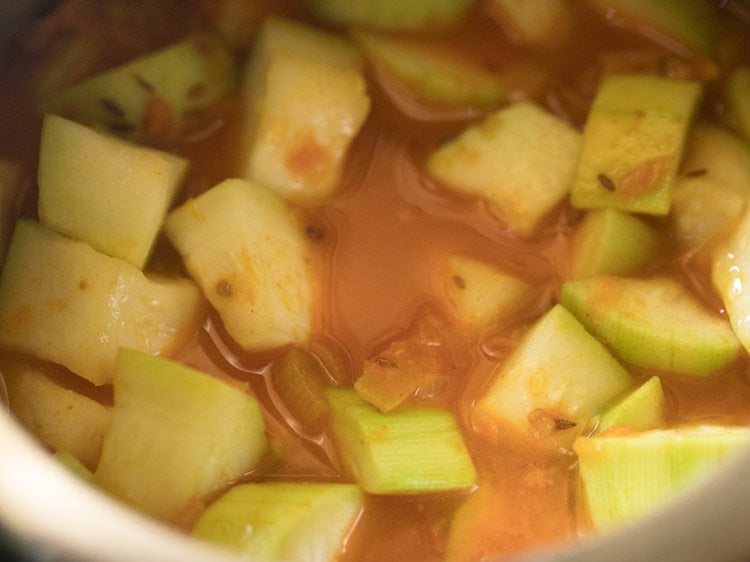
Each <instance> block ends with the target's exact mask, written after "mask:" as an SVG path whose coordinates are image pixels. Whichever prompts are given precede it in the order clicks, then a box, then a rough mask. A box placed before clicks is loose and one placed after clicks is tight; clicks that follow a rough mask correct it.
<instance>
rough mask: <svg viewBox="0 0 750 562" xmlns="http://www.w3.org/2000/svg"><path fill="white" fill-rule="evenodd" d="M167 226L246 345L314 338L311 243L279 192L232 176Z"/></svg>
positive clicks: (276, 344) (269, 345)
mask: <svg viewBox="0 0 750 562" xmlns="http://www.w3.org/2000/svg"><path fill="white" fill-rule="evenodd" d="M164 230H165V232H166V234H167V236H168V237H169V239H170V240H171V241H172V243H173V244H174V245H175V247H176V248H177V250H178V251H179V253H180V254H181V255H182V259H183V260H184V262H185V266H186V268H187V270H188V272H190V275H191V276H192V277H193V278H194V279H195V280H196V282H197V283H198V285H199V286H200V287H201V289H203V292H204V294H205V295H206V297H207V298H208V300H209V301H210V302H211V304H212V305H213V306H214V308H216V310H217V312H218V313H219V316H221V319H222V321H223V322H224V326H225V327H226V330H227V332H228V333H229V335H230V336H231V337H232V338H233V339H234V340H235V341H236V342H237V343H238V344H239V345H241V346H242V347H244V348H245V349H247V350H250V351H257V350H263V349H270V348H274V347H279V346H282V345H285V344H288V343H295V342H296V343H302V342H304V341H306V340H307V339H308V337H309V335H310V327H311V322H312V320H311V316H312V303H313V287H312V278H311V275H310V272H309V271H308V261H309V259H310V256H309V249H308V247H307V242H306V240H305V238H304V235H303V234H302V229H301V226H300V225H299V224H297V222H296V220H295V218H294V216H293V215H292V212H291V211H290V209H289V208H288V207H287V205H286V204H285V203H284V201H283V200H282V199H281V198H280V197H279V196H278V195H277V194H276V193H274V192H273V191H271V190H269V189H265V188H263V187H259V186H257V185H255V184H252V183H250V182H247V181H245V180H240V179H229V180H225V181H223V182H222V183H220V184H219V185H217V186H215V187H213V188H211V189H209V190H208V191H207V192H205V193H203V194H202V195H200V196H198V197H196V198H195V199H190V200H188V201H187V202H186V203H185V204H183V205H182V206H181V207H179V208H178V209H176V210H174V211H172V212H171V213H170V214H169V216H168V217H167V221H166V224H165V227H164Z"/></svg>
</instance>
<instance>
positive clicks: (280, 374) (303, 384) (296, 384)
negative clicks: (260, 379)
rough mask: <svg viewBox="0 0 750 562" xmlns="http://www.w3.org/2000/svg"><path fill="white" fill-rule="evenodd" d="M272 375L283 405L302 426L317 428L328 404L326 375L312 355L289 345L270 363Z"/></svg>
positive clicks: (324, 417)
mask: <svg viewBox="0 0 750 562" xmlns="http://www.w3.org/2000/svg"><path fill="white" fill-rule="evenodd" d="M271 379H272V381H273V385H274V389H275V390H276V392H277V393H278V394H279V397H280V398H281V400H282V402H283V403H284V406H286V407H287V408H288V409H289V411H290V412H291V413H292V415H293V416H294V417H295V418H296V419H297V420H299V421H300V422H301V423H302V424H303V425H304V426H305V427H308V428H312V429H320V428H322V426H323V424H324V423H325V422H326V420H327V419H328V413H329V412H330V410H331V407H330V406H329V404H328V399H327V398H326V395H325V386H324V383H325V380H326V375H325V373H324V372H323V367H322V365H321V364H320V363H319V362H318V360H317V359H315V357H313V356H312V355H310V354H309V353H307V352H306V351H303V350H302V349H300V348H297V347H295V348H292V349H290V350H289V351H288V352H286V353H285V354H284V355H283V356H282V357H281V358H280V359H277V360H276V361H274V363H273V368H272V369H271Z"/></svg>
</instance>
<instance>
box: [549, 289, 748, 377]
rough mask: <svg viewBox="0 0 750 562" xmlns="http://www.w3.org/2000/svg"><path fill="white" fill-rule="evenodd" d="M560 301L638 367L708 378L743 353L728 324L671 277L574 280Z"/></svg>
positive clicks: (614, 349) (563, 292) (615, 350)
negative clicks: (707, 376) (740, 352)
mask: <svg viewBox="0 0 750 562" xmlns="http://www.w3.org/2000/svg"><path fill="white" fill-rule="evenodd" d="M561 302H562V304H563V305H565V307H566V308H568V309H569V310H570V311H571V312H572V313H573V314H575V316H576V317H577V318H578V319H579V320H580V321H581V323H582V324H583V325H584V326H586V329H588V330H589V331H590V332H591V333H592V334H594V335H595V336H597V337H598V338H601V339H602V341H604V342H605V343H606V344H607V345H608V346H609V347H610V348H611V349H612V350H613V351H614V352H615V353H616V354H617V355H618V356H619V357H620V358H622V359H623V360H624V361H625V362H627V363H629V364H631V365H635V366H637V367H645V368H650V369H660V370H664V371H673V372H677V373H683V374H686V375H696V376H706V375H710V374H713V373H716V372H717V371H719V370H721V369H722V368H724V367H726V366H727V365H729V364H731V363H732V362H733V361H734V360H735V359H737V357H738V354H739V351H740V347H741V346H740V342H739V341H738V340H737V338H736V337H735V335H734V333H733V332H732V329H731V327H730V325H729V323H728V322H727V320H726V319H725V318H723V317H721V316H719V314H717V313H714V312H713V311H711V310H709V309H708V308H706V307H705V306H704V305H703V304H701V303H700V302H699V301H697V300H696V299H695V297H693V296H692V294H691V293H690V292H689V291H688V290H687V289H686V288H685V287H683V286H682V285H681V284H679V283H678V282H676V281H674V280H673V279H670V278H667V277H654V278H650V279H626V278H624V277H615V276H610V275H600V276H597V277H590V278H588V279H583V280H580V281H569V282H568V283H565V285H563V289H562V296H561Z"/></svg>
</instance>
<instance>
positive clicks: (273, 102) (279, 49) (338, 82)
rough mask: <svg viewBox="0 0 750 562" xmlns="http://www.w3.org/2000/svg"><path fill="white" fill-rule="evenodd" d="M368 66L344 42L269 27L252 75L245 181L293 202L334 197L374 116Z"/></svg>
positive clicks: (287, 25) (292, 26)
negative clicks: (355, 145)
mask: <svg viewBox="0 0 750 562" xmlns="http://www.w3.org/2000/svg"><path fill="white" fill-rule="evenodd" d="M362 66H363V58H362V56H361V54H360V53H359V52H358V51H357V49H356V48H355V47H354V46H353V45H352V44H351V43H350V42H348V41H347V40H345V39H343V38H341V37H338V36H335V35H332V34H329V33H326V32H324V31H320V30H316V29H313V28H311V27H307V26H305V25H303V24H301V23H297V22H294V21H291V20H285V19H281V18H277V17H270V18H268V19H266V21H265V23H264V24H263V27H262V29H261V32H260V37H259V38H258V41H257V43H256V46H255V49H254V50H253V54H252V56H251V58H250V60H249V62H248V63H247V66H246V69H245V98H246V105H247V111H246V113H247V124H246V127H245V128H246V131H245V134H244V140H243V154H245V155H246V156H245V158H246V159H245V162H244V163H243V171H242V175H243V177H245V178H246V179H249V180H253V181H256V182H258V183H260V184H262V185H265V186H267V187H270V188H272V189H274V190H276V191H278V192H279V193H281V194H282V195H283V196H284V197H285V198H288V199H294V200H299V201H311V200H320V199H324V198H326V197H327V196H328V195H330V194H331V193H332V192H333V190H334V189H335V188H336V187H337V185H338V180H339V176H340V174H341V170H342V167H343V164H344V160H345V157H346V153H347V150H348V147H349V144H350V143H351V141H352V139H353V138H354V137H355V136H356V135H357V133H358V132H359V130H360V127H361V126H362V124H363V122H364V120H365V118H366V117H367V114H368V112H369V109H370V100H369V97H368V96H367V91H366V84H365V79H364V76H363V75H362Z"/></svg>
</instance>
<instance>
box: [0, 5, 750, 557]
mask: <svg viewBox="0 0 750 562" xmlns="http://www.w3.org/2000/svg"><path fill="white" fill-rule="evenodd" d="M45 3H47V2H46V1H45V0H41V1H33V0H26V1H24V0H14V1H13V2H3V3H2V4H0V52H1V51H2V47H3V45H4V44H5V42H7V40H8V39H9V38H10V37H11V36H12V34H13V31H14V30H16V29H18V28H19V26H20V25H21V23H22V22H23V21H24V20H26V19H27V18H28V17H30V16H31V15H32V14H33V13H34V11H35V10H37V9H38V8H39V7H40V6H42V5H43V4H45ZM735 7H736V9H737V15H738V17H746V18H747V20H748V21H750V8H749V7H748V4H747V3H744V2H737V3H736V6H735ZM0 383H2V380H1V379H0ZM0 394H1V393H0ZM0 559H2V560H6V559H7V560H28V561H30V562H31V561H33V562H38V561H76V562H102V561H109V562H126V561H127V562H130V561H135V560H138V561H146V560H158V561H160V562H172V561H174V562H232V561H238V560H240V558H238V557H236V556H233V555H232V554H229V553H225V552H222V551H219V550H216V549H214V548H211V547H209V546H206V545H204V544H201V543H198V542H196V541H192V540H190V539H189V538H187V537H185V536H183V535H181V534H178V533H177V532H174V531H171V530H170V529H168V528H167V527H164V526H162V525H159V524H158V523H156V522H154V521H152V520H150V519H147V518H146V517H144V516H141V515H139V514H137V513H136V512H134V511H131V510H129V509H127V508H126V507H124V506H123V505H122V504H120V503H118V502H116V501H114V500H111V499H110V498H108V497H106V496H104V495H103V494H101V493H99V492H97V491H96V490H95V489H93V488H92V487H90V486H88V485H86V484H84V483H82V482H80V481H78V479H76V478H75V477H73V476H71V475H69V474H68V472H67V471H66V470H64V469H63V468H61V467H60V466H59V465H58V463H57V462H55V461H53V460H52V459H51V457H50V456H49V454H48V453H47V452H46V451H44V450H43V449H42V447H41V446H40V445H38V444H37V443H36V441H35V440H34V439H33V438H32V437H30V436H29V435H28V434H27V432H26V431H25V430H24V429H23V428H22V427H21V426H20V425H19V424H18V423H17V422H16V421H15V420H14V419H13V418H12V417H11V415H10V413H9V412H8V411H7V410H6V409H5V408H4V407H3V406H2V400H0ZM244 560H246V559H244ZM515 560H526V561H531V562H553V561H554V562H601V561H605V560H606V561H607V562H620V561H622V562H632V561H634V560H638V561H652V560H653V561H672V560H674V561H681V562H734V561H738V562H739V561H746V560H750V451H747V452H745V453H744V454H743V455H741V456H740V457H738V458H736V459H735V460H733V461H732V462H731V463H728V464H727V466H725V467H723V469H722V470H720V471H718V472H717V473H716V474H715V475H714V476H713V477H712V478H711V479H709V480H707V481H705V482H702V483H701V484H700V485H699V486H697V487H695V489H694V490H693V491H692V492H691V493H690V494H688V495H686V496H684V497H681V498H680V499H678V500H677V501H675V502H673V503H671V504H669V505H667V506H665V508H664V509H662V510H661V511H659V512H658V513H656V514H654V515H653V516H651V517H648V518H644V519H641V520H639V521H637V522H635V523H634V524H632V525H630V526H627V527H625V528H623V529H621V530H619V531H618V532H615V533H612V534H609V535H604V536H600V537H597V538H593V539H589V540H586V541H582V542H581V543H579V544H575V545H571V546H569V547H568V548H566V549H563V550H559V549H558V550H555V551H551V552H535V553H528V554H526V555H523V556H520V557H518V558H515Z"/></svg>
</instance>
